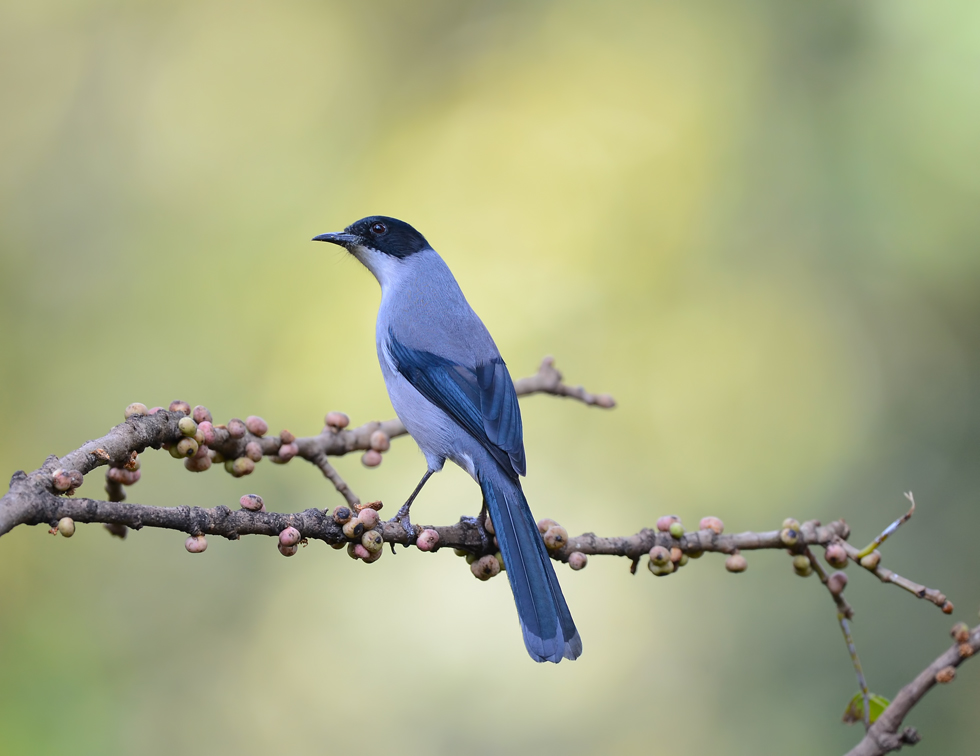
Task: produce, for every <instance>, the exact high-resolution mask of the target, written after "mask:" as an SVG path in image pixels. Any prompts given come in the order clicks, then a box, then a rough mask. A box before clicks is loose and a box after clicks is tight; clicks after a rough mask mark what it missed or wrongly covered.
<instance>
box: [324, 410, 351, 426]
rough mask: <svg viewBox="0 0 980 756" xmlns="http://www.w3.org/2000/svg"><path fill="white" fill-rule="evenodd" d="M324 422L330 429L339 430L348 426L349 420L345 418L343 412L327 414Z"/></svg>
mask: <svg viewBox="0 0 980 756" xmlns="http://www.w3.org/2000/svg"><path fill="white" fill-rule="evenodd" d="M323 420H324V422H325V423H326V424H327V426H329V427H330V428H336V429H337V430H341V429H342V428H346V427H347V426H348V425H350V418H349V417H347V415H345V414H344V413H343V412H328V413H327V416H326V417H325V418H323Z"/></svg>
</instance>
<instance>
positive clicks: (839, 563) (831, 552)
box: [823, 542, 847, 569]
mask: <svg viewBox="0 0 980 756" xmlns="http://www.w3.org/2000/svg"><path fill="white" fill-rule="evenodd" d="M823 558H824V559H826V560H827V564H829V565H830V566H831V567H836V568H837V569H842V568H844V567H847V551H846V550H845V549H844V547H843V546H841V545H840V544H839V543H836V542H835V543H831V544H829V545H828V546H827V549H826V551H824V555H823Z"/></svg>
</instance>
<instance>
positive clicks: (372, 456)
mask: <svg viewBox="0 0 980 756" xmlns="http://www.w3.org/2000/svg"><path fill="white" fill-rule="evenodd" d="M381 459H382V457H381V452H379V451H376V450H374V449H368V450H367V451H366V452H364V455H363V456H362V457H361V464H362V465H364V466H365V467H377V466H378V465H380V464H381Z"/></svg>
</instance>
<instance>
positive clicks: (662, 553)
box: [650, 546, 670, 567]
mask: <svg viewBox="0 0 980 756" xmlns="http://www.w3.org/2000/svg"><path fill="white" fill-rule="evenodd" d="M650 561H651V562H652V563H653V564H655V565H656V566H657V567H663V566H664V565H665V564H669V563H670V552H669V551H668V550H667V549H665V548H664V547H663V546H654V547H653V548H652V549H650Z"/></svg>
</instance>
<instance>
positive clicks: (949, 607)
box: [942, 601, 953, 614]
mask: <svg viewBox="0 0 980 756" xmlns="http://www.w3.org/2000/svg"><path fill="white" fill-rule="evenodd" d="M942 612H943V614H952V613H953V602H952V601H947V602H946V603H945V604H943V607H942Z"/></svg>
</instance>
